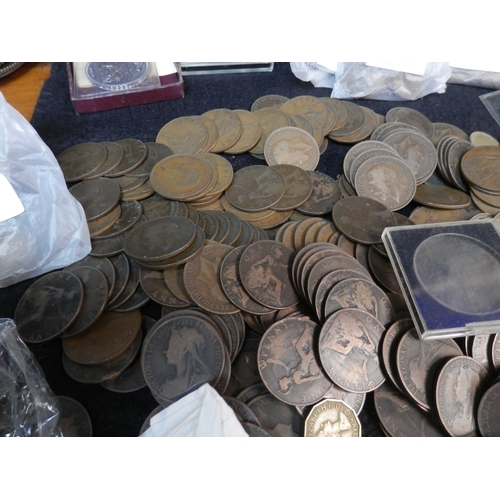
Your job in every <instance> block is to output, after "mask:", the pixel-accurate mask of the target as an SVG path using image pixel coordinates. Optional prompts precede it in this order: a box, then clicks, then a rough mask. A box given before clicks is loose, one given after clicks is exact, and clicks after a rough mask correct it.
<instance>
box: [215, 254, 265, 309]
mask: <svg viewBox="0 0 500 500" xmlns="http://www.w3.org/2000/svg"><path fill="white" fill-rule="evenodd" d="M245 248H246V245H245V246H239V247H237V248H235V249H233V250H231V251H230V252H229V253H228V254H227V255H226V256H225V257H224V260H223V261H222V263H221V268H220V282H221V285H222V289H223V290H224V293H225V294H226V296H227V298H228V299H229V300H230V301H231V302H232V303H233V304H234V305H235V306H236V307H238V309H241V310H242V311H245V312H248V313H250V314H267V313H270V312H272V311H274V309H270V308H268V307H265V306H263V305H262V304H259V303H258V302H256V301H255V300H254V299H252V297H250V295H248V293H247V292H246V290H245V288H244V287H243V284H242V282H241V277H240V272H239V262H240V257H241V254H242V253H243V250H245Z"/></svg>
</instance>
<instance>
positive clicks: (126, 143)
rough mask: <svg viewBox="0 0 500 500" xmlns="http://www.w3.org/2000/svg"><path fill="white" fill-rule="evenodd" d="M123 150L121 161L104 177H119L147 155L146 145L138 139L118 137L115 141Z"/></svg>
mask: <svg viewBox="0 0 500 500" xmlns="http://www.w3.org/2000/svg"><path fill="white" fill-rule="evenodd" d="M116 143H117V144H119V145H120V146H121V147H122V148H123V151H124V153H125V154H124V156H123V159H122V161H121V162H120V163H119V165H118V166H117V167H115V168H114V169H113V170H111V171H110V172H108V173H107V174H106V177H119V176H121V175H125V174H128V173H130V172H132V170H134V169H136V168H137V167H138V166H139V165H140V164H141V163H142V162H143V161H144V160H145V159H146V156H147V155H148V149H147V148H146V145H145V144H144V143H143V142H142V141H140V140H139V139H120V140H119V141H116Z"/></svg>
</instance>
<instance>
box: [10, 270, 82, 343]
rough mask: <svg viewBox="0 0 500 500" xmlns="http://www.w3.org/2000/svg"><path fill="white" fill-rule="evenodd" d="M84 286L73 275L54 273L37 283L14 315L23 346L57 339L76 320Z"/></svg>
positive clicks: (80, 306)
mask: <svg viewBox="0 0 500 500" xmlns="http://www.w3.org/2000/svg"><path fill="white" fill-rule="evenodd" d="M83 294H84V290H83V285H82V282H81V281H80V279H79V278H78V277H77V276H76V275H75V274H73V273H70V272H66V271H56V272H52V273H49V274H46V275H45V276H42V277H41V278H39V279H37V280H36V281H35V282H34V283H33V284H32V285H31V286H30V287H29V288H28V289H27V290H26V292H24V294H23V295H22V297H21V299H20V300H19V303H18V304H17V307H16V310H15V312H14V322H15V323H16V327H17V331H18V333H19V336H20V337H21V339H22V340H23V341H24V342H33V343H39V342H45V341H46V340H51V339H53V338H56V337H58V336H60V335H61V334H62V333H63V332H64V331H66V330H67V329H68V328H69V327H70V326H71V325H72V324H73V323H74V322H75V321H76V319H77V317H78V314H79V313H80V311H81V309H82V304H83Z"/></svg>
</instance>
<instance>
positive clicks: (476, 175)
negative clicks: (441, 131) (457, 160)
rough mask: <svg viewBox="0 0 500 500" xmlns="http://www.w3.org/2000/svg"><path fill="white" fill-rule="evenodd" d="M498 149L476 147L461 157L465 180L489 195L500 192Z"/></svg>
mask: <svg viewBox="0 0 500 500" xmlns="http://www.w3.org/2000/svg"><path fill="white" fill-rule="evenodd" d="M499 162H500V147H498V146H478V147H476V148H474V149H471V150H470V151H468V152H467V153H465V154H464V156H462V160H461V170H462V174H463V176H464V177H465V180H466V181H467V182H468V183H469V184H471V185H472V186H474V187H477V188H479V189H482V190H483V191H485V192H487V193H490V194H493V195H494V194H498V192H499V191H500V175H499V173H498V164H499Z"/></svg>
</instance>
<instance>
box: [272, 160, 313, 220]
mask: <svg viewBox="0 0 500 500" xmlns="http://www.w3.org/2000/svg"><path fill="white" fill-rule="evenodd" d="M272 168H273V169H275V170H277V171H278V172H279V173H280V174H281V175H282V176H283V178H284V179H285V194H284V195H283V197H282V198H281V200H280V201H278V202H277V203H275V204H274V205H273V206H272V209H273V210H278V211H284V210H291V209H293V208H297V207H299V206H301V205H302V204H304V203H305V202H306V201H307V200H308V199H309V197H310V196H311V194H312V180H311V177H310V176H309V175H308V174H307V172H304V170H302V169H301V168H300V167H297V166H295V165H286V164H281V165H273V166H272Z"/></svg>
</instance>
